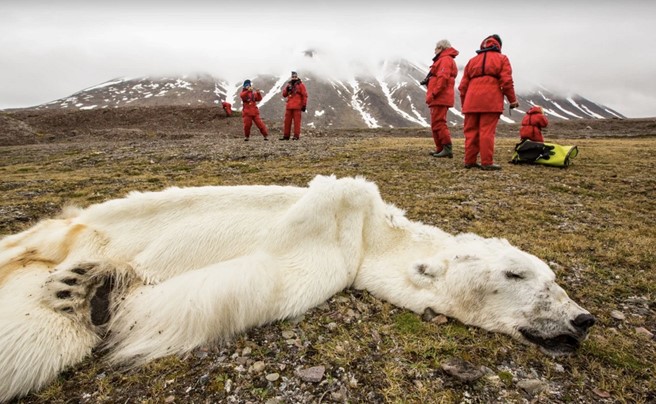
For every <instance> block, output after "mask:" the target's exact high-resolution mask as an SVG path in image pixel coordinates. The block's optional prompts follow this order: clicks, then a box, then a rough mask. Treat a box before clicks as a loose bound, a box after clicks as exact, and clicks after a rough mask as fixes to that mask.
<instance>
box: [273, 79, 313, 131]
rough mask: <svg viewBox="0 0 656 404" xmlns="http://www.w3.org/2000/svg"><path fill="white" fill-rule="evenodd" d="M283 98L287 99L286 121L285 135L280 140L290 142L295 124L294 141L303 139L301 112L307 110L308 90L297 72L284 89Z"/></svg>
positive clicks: (284, 126)
mask: <svg viewBox="0 0 656 404" xmlns="http://www.w3.org/2000/svg"><path fill="white" fill-rule="evenodd" d="M282 97H283V98H285V99H286V102H287V105H286V107H285V121H284V125H283V132H282V133H283V135H282V137H281V138H280V140H289V137H290V134H291V131H292V121H293V122H294V140H299V139H300V138H301V112H305V110H306V108H307V98H308V94H307V90H306V88H305V84H303V82H302V81H301V79H299V78H298V74H297V73H296V72H292V77H291V80H289V81H288V82H287V84H286V85H285V87H283V89H282Z"/></svg>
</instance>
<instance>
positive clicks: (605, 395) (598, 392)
mask: <svg viewBox="0 0 656 404" xmlns="http://www.w3.org/2000/svg"><path fill="white" fill-rule="evenodd" d="M592 392H593V393H595V394H596V395H597V397H600V398H610V393H609V392H607V391H605V390H600V389H592Z"/></svg>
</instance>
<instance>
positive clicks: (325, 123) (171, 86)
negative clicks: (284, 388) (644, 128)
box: [36, 50, 624, 128]
mask: <svg viewBox="0 0 656 404" xmlns="http://www.w3.org/2000/svg"><path fill="white" fill-rule="evenodd" d="M303 57H304V59H305V60H303V62H305V63H299V64H300V65H302V67H303V70H301V78H302V79H303V81H304V83H305V85H306V87H307V89H308V93H309V101H308V111H307V114H306V117H305V119H304V121H303V124H304V125H306V126H310V127H317V128H318V127H337V128H347V127H354V128H355V127H369V128H377V127H413V126H414V127H428V126H430V117H429V110H428V107H427V106H426V104H425V94H426V88H425V87H424V86H422V85H421V84H420V82H421V80H422V79H423V78H424V77H425V76H426V74H427V67H424V66H419V65H417V64H415V63H411V62H409V61H406V60H393V61H382V62H379V63H378V64H370V65H369V66H367V65H358V66H355V68H354V69H352V70H351V72H350V74H344V73H346V70H344V71H342V72H341V73H340V74H334V71H326V70H325V68H324V67H325V65H323V64H321V63H320V60H321V57H320V52H317V51H316V50H306V51H305V52H303ZM250 79H251V80H252V81H253V83H254V86H255V87H257V88H259V89H261V90H262V92H263V95H264V97H263V100H262V101H261V102H260V110H261V113H262V116H263V117H264V118H265V119H267V120H279V119H280V117H281V116H282V114H283V111H284V108H285V106H284V100H283V98H282V96H281V92H282V88H283V87H284V85H285V83H286V82H287V80H289V74H288V72H286V73H285V74H281V75H271V74H260V75H255V76H252V77H250ZM241 85H242V81H241V80H238V81H235V80H228V79H225V78H223V76H221V75H210V74H196V75H187V76H169V77H140V78H118V79H114V80H110V81H107V82H104V83H100V84H98V85H96V86H92V87H89V88H87V89H84V90H81V91H79V92H76V93H75V94H73V95H71V96H68V97H65V98H62V99H58V100H54V101H52V102H49V103H46V104H43V105H40V106H37V107H36V108H37V109H68V110H90V109H102V108H120V107H126V106H158V105H159V106H164V105H189V106H206V105H217V108H219V105H220V103H221V101H224V100H225V101H228V102H230V103H231V104H233V105H234V108H235V109H236V110H239V109H241V102H240V99H239V92H240V90H241ZM518 96H519V101H520V107H519V108H517V109H515V110H513V111H509V110H507V112H506V113H505V114H504V115H502V117H501V119H502V120H503V121H505V122H519V121H521V118H522V116H523V114H524V111H526V110H528V109H529V108H530V107H531V106H533V105H540V106H542V107H543V108H544V111H545V114H546V115H547V116H548V117H549V119H555V120H570V119H604V118H624V116H623V115H622V114H621V113H620V112H617V111H615V110H613V109H611V108H609V107H607V106H604V105H601V104H599V103H596V102H594V101H591V100H588V99H586V98H584V97H583V96H580V95H562V94H556V93H553V92H551V91H549V90H548V89H546V88H539V89H537V90H535V91H531V92H527V93H523V94H522V93H521V92H518ZM463 117H464V116H463V114H462V113H461V111H460V100H459V99H458V98H457V99H456V105H455V106H454V107H453V108H451V109H450V111H449V113H448V117H447V119H448V120H449V122H450V123H451V124H452V125H455V124H458V123H461V122H462V120H463Z"/></svg>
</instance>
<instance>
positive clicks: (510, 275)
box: [505, 271, 524, 280]
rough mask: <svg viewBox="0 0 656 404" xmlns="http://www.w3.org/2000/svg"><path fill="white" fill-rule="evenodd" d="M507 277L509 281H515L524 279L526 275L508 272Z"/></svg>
mask: <svg viewBox="0 0 656 404" xmlns="http://www.w3.org/2000/svg"><path fill="white" fill-rule="evenodd" d="M505 275H506V278H508V279H515V280H520V279H524V275H522V274H518V273H515V272H510V271H506V273H505Z"/></svg>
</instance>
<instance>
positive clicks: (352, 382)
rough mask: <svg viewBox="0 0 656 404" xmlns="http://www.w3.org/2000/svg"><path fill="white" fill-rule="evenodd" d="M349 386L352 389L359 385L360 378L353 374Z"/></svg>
mask: <svg viewBox="0 0 656 404" xmlns="http://www.w3.org/2000/svg"><path fill="white" fill-rule="evenodd" d="M349 387H351V388H352V389H354V388H356V387H358V379H356V378H355V377H353V376H351V377H350V378H349Z"/></svg>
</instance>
